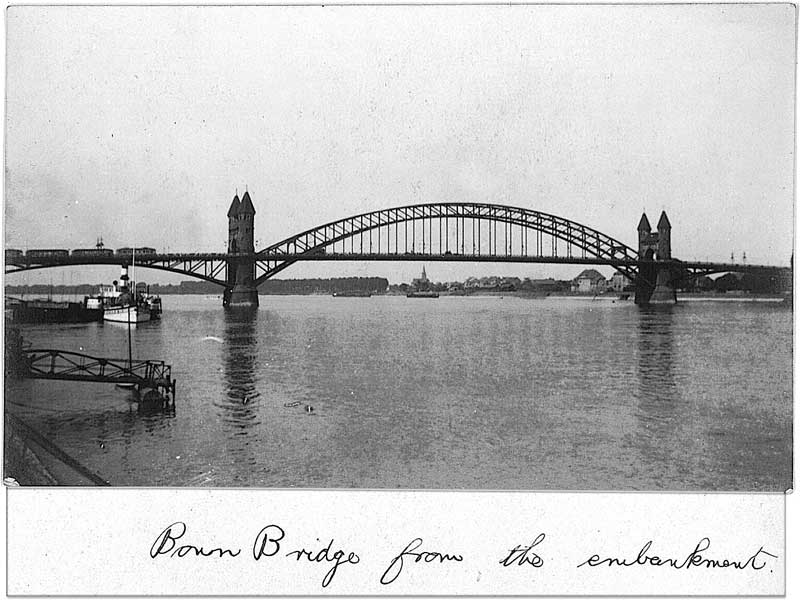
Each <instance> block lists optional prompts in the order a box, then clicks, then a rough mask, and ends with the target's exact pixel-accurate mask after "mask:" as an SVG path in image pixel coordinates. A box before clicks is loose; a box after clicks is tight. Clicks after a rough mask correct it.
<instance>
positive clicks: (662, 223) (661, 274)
mask: <svg viewBox="0 0 800 601" xmlns="http://www.w3.org/2000/svg"><path fill="white" fill-rule="evenodd" d="M637 229H638V231H639V281H638V282H637V283H636V304H637V305H647V304H666V303H675V302H676V301H677V296H676V293H675V278H674V277H673V273H672V270H671V269H670V267H669V266H666V265H659V264H658V263H659V261H669V260H671V259H672V225H671V224H670V222H669V219H668V218H667V213H666V211H661V218H660V219H659V220H658V225H657V226H656V231H655V232H652V231H651V226H650V222H649V221H648V220H647V215H646V214H644V213H642V218H641V219H640V220H639V227H638V228H637Z"/></svg>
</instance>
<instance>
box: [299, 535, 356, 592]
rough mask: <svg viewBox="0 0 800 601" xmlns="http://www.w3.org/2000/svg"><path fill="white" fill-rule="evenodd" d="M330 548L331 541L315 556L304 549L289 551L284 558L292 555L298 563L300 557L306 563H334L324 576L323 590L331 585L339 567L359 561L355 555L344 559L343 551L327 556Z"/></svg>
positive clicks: (349, 555) (350, 554) (352, 554)
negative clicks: (306, 561) (305, 560)
mask: <svg viewBox="0 0 800 601" xmlns="http://www.w3.org/2000/svg"><path fill="white" fill-rule="evenodd" d="M332 546H333V539H331V542H329V543H328V544H327V545H326V546H325V547H323V548H322V549H320V550H319V551H317V553H316V554H314V552H313V551H307V550H306V549H299V550H297V551H289V552H288V553H287V554H286V556H287V557H291V556H292V555H294V556H295V557H296V559H297V561H300V558H301V557H305V558H306V559H307V560H308V561H311V562H317V563H319V562H322V561H329V562H330V561H332V562H334V563H333V566H331V569H330V570H328V572H327V573H326V574H325V577H324V578H323V579H322V588H325V587H326V586H328V585H329V584H330V583H331V580H333V577H334V576H335V575H336V570H337V569H338V568H339V566H340V565H342V564H343V563H352V564H357V563H358V562H359V561H360V559H359V557H358V555H356V554H355V553H349V554H348V555H347V557H345V555H344V551H342V550H341V549H340V550H339V551H336V552H335V553H333V554H332V555H329V553H330V551H331V547H332Z"/></svg>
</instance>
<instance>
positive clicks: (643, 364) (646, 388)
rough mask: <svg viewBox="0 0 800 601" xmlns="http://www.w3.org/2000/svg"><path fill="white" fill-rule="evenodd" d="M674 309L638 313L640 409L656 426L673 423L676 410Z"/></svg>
mask: <svg viewBox="0 0 800 601" xmlns="http://www.w3.org/2000/svg"><path fill="white" fill-rule="evenodd" d="M676 310H677V309H676V307H675V305H664V306H658V307H646V308H641V309H639V327H638V330H637V334H638V335H637V343H638V350H639V369H638V372H637V376H638V380H639V394H638V399H639V409H640V411H641V414H642V415H641V417H642V419H644V420H651V421H652V423H654V424H655V425H656V426H657V424H659V423H661V424H666V423H668V422H670V421H672V418H673V417H674V415H675V407H676V386H675V369H674V363H675V356H674V355H675V349H674V344H673V331H672V330H673V322H674V317H675V311H676Z"/></svg>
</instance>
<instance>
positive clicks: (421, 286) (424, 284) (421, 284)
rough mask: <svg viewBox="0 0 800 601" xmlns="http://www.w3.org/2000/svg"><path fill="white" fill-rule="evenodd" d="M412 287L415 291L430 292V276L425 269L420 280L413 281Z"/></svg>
mask: <svg viewBox="0 0 800 601" xmlns="http://www.w3.org/2000/svg"><path fill="white" fill-rule="evenodd" d="M411 287H412V288H414V289H415V290H428V289H429V288H430V287H431V282H430V280H429V279H428V275H427V274H426V273H425V268H424V267H423V268H422V275H421V276H420V277H418V278H414V279H413V280H411Z"/></svg>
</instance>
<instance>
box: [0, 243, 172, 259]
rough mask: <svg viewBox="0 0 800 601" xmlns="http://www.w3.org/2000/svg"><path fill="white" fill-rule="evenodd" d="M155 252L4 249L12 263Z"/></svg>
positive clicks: (142, 248)
mask: <svg viewBox="0 0 800 601" xmlns="http://www.w3.org/2000/svg"><path fill="white" fill-rule="evenodd" d="M154 254H156V249H155V248H152V247H150V246H137V247H135V248H131V247H124V248H118V249H117V250H112V249H110V248H76V249H74V250H72V251H69V250H66V249H63V248H34V249H31V250H29V251H27V252H23V251H21V250H18V249H16V248H7V249H6V263H14V262H15V261H19V260H21V259H26V260H28V261H37V260H41V259H59V258H66V257H70V256H72V257H131V256H135V257H139V256H147V255H154Z"/></svg>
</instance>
